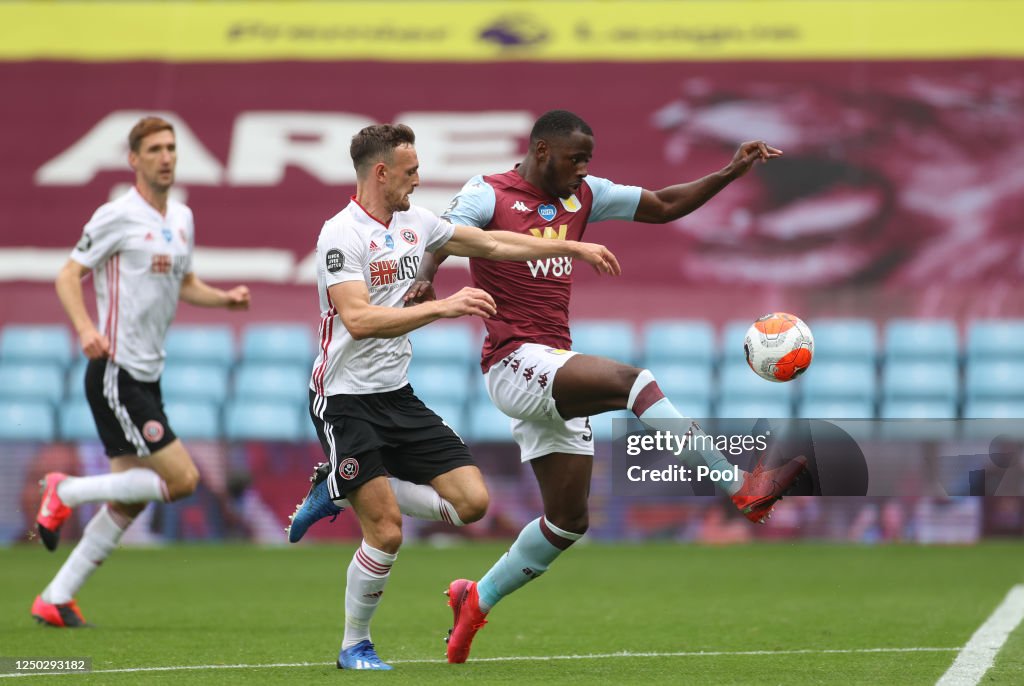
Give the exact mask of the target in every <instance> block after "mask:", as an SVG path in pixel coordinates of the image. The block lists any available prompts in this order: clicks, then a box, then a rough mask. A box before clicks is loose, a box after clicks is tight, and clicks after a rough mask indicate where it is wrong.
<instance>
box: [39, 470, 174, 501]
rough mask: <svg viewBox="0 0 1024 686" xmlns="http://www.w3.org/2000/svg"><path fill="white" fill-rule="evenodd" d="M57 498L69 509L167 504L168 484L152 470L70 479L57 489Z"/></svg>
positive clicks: (71, 477) (62, 482)
mask: <svg viewBox="0 0 1024 686" xmlns="http://www.w3.org/2000/svg"><path fill="white" fill-rule="evenodd" d="M57 496H58V497H59V498H60V499H61V500H63V501H64V504H65V505H67V506H68V507H77V506H78V505H81V504H82V503H100V502H106V501H108V500H113V501H115V502H119V503H148V502H150V501H152V500H162V501H166V500H167V484H165V483H164V480H163V479H161V478H160V475H159V474H157V473H156V472H154V471H153V470H152V469H142V468H141V467H138V468H135V469H129V470H128V471H125V472H114V473H113V474H101V475H98V476H69V477H68V478H66V479H64V480H63V481H61V482H60V483H59V484H58V485H57Z"/></svg>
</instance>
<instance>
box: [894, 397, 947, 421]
mask: <svg viewBox="0 0 1024 686" xmlns="http://www.w3.org/2000/svg"><path fill="white" fill-rule="evenodd" d="M880 416H881V418H882V419H956V403H955V402H954V401H952V400H941V399H924V400H886V401H884V402H883V403H882V411H881V413H880Z"/></svg>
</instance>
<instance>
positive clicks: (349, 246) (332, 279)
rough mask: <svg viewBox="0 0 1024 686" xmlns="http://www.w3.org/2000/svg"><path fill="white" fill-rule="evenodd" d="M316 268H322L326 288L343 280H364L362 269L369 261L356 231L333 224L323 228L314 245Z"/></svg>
mask: <svg viewBox="0 0 1024 686" xmlns="http://www.w3.org/2000/svg"><path fill="white" fill-rule="evenodd" d="M316 252H317V263H318V268H320V269H323V270H324V271H323V273H324V283H325V284H326V286H327V288H330V287H331V286H333V285H335V284H338V283H344V282H345V281H365V280H366V276H365V274H364V273H363V270H364V269H365V267H366V264H367V263H368V261H369V253H368V252H367V247H366V246H365V245H364V244H363V242H362V241H360V240H359V234H358V233H357V232H356V231H352V230H346V229H345V227H344V226H339V225H334V226H331V227H328V228H326V229H325V230H324V232H323V234H322V236H321V238H320V241H319V242H318V243H317V246H316Z"/></svg>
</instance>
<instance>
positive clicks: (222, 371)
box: [160, 364, 228, 405]
mask: <svg viewBox="0 0 1024 686" xmlns="http://www.w3.org/2000/svg"><path fill="white" fill-rule="evenodd" d="M160 391H161V393H162V395H163V398H164V400H165V401H167V402H178V401H181V402H184V401H192V400H195V401H206V402H211V403H214V404H217V405H219V404H220V403H223V402H224V400H225V398H227V396H228V371H227V368H226V367H221V366H217V365H210V364H168V365H167V366H166V368H164V373H163V375H162V376H161V377H160Z"/></svg>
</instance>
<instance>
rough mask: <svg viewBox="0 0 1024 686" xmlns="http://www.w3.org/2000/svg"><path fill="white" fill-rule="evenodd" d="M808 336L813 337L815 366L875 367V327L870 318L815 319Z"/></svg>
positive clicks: (876, 342) (877, 351)
mask: <svg viewBox="0 0 1024 686" xmlns="http://www.w3.org/2000/svg"><path fill="white" fill-rule="evenodd" d="M811 333H812V334H814V364H817V363H819V362H826V361H835V362H839V361H841V362H844V363H850V362H855V363H867V364H874V363H875V361H876V360H877V359H878V353H879V346H878V327H877V326H876V325H875V323H874V322H873V321H871V320H870V319H857V318H850V319H838V318H836V319H816V320H815V321H814V325H813V326H812V327H811ZM811 369H814V367H813V366H812V367H811Z"/></svg>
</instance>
